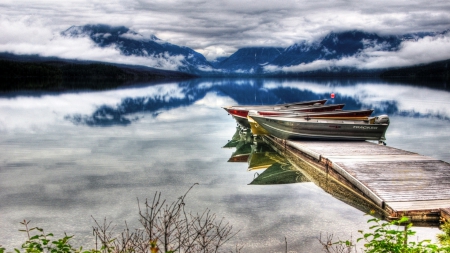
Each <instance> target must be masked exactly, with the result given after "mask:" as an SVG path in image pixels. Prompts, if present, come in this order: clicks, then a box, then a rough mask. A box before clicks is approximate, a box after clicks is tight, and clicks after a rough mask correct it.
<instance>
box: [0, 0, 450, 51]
mask: <svg viewBox="0 0 450 253" xmlns="http://www.w3.org/2000/svg"><path fill="white" fill-rule="evenodd" d="M449 8H450V2H448V1H425V0H412V1H404V0H398V1H387V0H381V1H354V0H350V1H348V0H324V1H307V0H299V1H295V0H286V1H282V2H280V1H278V2H276V1H269V0H261V1H257V2H255V1H250V0H239V1H238V0H227V1H224V0H216V1H204V0H171V1H160V0H130V1H121V0H113V1H106V2H105V1H87V0H77V1H76V0H68V1H54V0H53V1H52V0H42V1H29V0H15V1H12V0H5V1H3V2H2V4H0V13H2V16H4V17H8V18H13V19H18V18H19V19H20V18H23V17H31V18H32V19H35V20H39V21H40V22H42V24H43V26H44V27H48V28H49V29H50V31H52V32H56V31H58V32H59V31H62V30H64V29H67V28H68V27H70V26H72V25H85V24H97V23H104V24H110V25H124V26H127V27H129V28H131V29H132V30H134V31H137V32H138V33H140V34H143V35H151V34H154V35H156V36H157V37H158V38H160V39H162V40H164V41H168V42H170V43H172V44H176V45H182V46H187V47H190V48H193V49H194V50H196V51H199V52H201V53H202V54H204V55H205V56H207V57H208V59H213V57H217V56H229V55H230V54H232V53H234V52H235V51H236V50H237V49H239V48H243V47H248V46H276V47H287V46H289V45H292V44H294V43H295V42H298V41H301V40H313V39H317V38H319V37H321V36H323V35H325V34H327V33H329V32H330V31H343V30H351V29H359V30H365V31H369V32H377V33H382V34H402V33H409V32H421V31H443V30H446V29H449V28H450V13H449V12H448V10H449Z"/></svg>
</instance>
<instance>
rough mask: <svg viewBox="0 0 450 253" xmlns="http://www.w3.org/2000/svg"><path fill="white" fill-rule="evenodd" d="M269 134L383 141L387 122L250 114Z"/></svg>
mask: <svg viewBox="0 0 450 253" xmlns="http://www.w3.org/2000/svg"><path fill="white" fill-rule="evenodd" d="M251 118H252V119H253V120H254V121H256V122H257V123H258V125H259V126H261V127H262V128H264V129H265V130H266V131H267V132H268V133H269V134H270V135H273V136H275V137H277V138H280V139H285V140H287V139H290V140H295V139H326V140H377V141H384V140H385V139H386V137H385V133H386V130H387V128H388V126H389V124H367V123H362V122H361V123H355V122H352V121H350V120H342V121H338V120H320V119H312V120H309V121H296V120H295V119H294V120H281V119H277V118H275V117H271V118H265V117H260V116H251Z"/></svg>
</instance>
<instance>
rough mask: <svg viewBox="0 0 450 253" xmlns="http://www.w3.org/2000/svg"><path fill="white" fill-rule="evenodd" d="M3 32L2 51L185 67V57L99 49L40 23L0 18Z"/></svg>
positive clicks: (168, 67) (171, 68) (162, 66)
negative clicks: (138, 54)
mask: <svg viewBox="0 0 450 253" xmlns="http://www.w3.org/2000/svg"><path fill="white" fill-rule="evenodd" d="M0 30H1V31H2V36H1V37H0V52H9V53H14V54H38V55H41V56H44V57H48V56H56V57H60V58H65V59H78V60H92V61H102V62H113V63H122V64H131V65H144V66H148V67H156V68H160V69H167V70H178V68H179V67H180V66H183V62H182V61H183V60H184V56H182V55H175V56H171V55H169V54H168V53H165V54H157V55H149V56H146V57H139V56H125V55H122V54H121V53H120V50H118V49H117V48H115V47H112V46H111V47H98V46H97V45H96V44H95V43H94V42H93V41H92V40H91V39H90V38H88V37H83V36H82V37H64V36H61V35H60V33H54V32H52V31H51V30H49V29H48V28H46V27H44V25H43V24H42V23H40V22H39V21H37V22H36V21H33V20H30V19H27V18H25V19H21V20H18V21H11V20H8V19H0ZM125 36H130V34H128V33H127V34H126V35H125ZM136 36H137V35H136ZM139 38H144V37H142V36H140V37H139Z"/></svg>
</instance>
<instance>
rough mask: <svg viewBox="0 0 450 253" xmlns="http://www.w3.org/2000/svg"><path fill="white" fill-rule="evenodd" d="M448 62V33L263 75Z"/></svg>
mask: <svg viewBox="0 0 450 253" xmlns="http://www.w3.org/2000/svg"><path fill="white" fill-rule="evenodd" d="M448 59H450V33H449V32H447V33H445V34H444V35H439V36H435V37H430V36H427V37H424V38H421V39H418V40H411V41H403V42H402V43H401V45H400V47H399V50H397V51H383V50H380V45H374V46H373V47H369V48H366V49H365V50H363V51H361V52H360V53H358V54H357V55H355V56H351V57H344V58H341V59H333V60H316V61H313V62H311V63H302V64H299V65H295V66H289V67H280V66H275V65H267V66H265V67H264V70H265V71H266V72H308V71H314V70H333V69H339V68H343V67H348V68H356V69H380V68H391V67H405V66H412V65H417V64H425V63H431V62H435V61H441V60H448Z"/></svg>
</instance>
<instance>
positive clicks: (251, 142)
mask: <svg viewBox="0 0 450 253" xmlns="http://www.w3.org/2000/svg"><path fill="white" fill-rule="evenodd" d="M223 148H235V149H236V150H235V151H234V152H233V153H232V154H231V157H230V159H228V162H243V163H247V164H248V171H256V170H257V172H255V174H254V175H255V177H254V179H253V181H252V182H251V183H250V184H253V185H269V184H292V183H301V182H309V180H308V179H307V178H306V177H305V176H304V175H303V174H302V173H301V172H300V171H298V170H296V169H295V168H294V167H293V166H292V165H291V164H290V163H289V161H288V160H287V159H286V158H285V157H283V156H282V155H280V154H278V153H277V152H276V151H275V150H274V149H273V148H272V147H271V146H270V145H268V144H267V143H265V142H264V141H263V140H262V139H261V138H259V137H256V136H253V135H252V133H251V132H250V130H249V129H248V128H241V127H239V126H238V127H236V131H235V133H234V135H233V137H232V138H231V140H229V141H228V143H227V144H226V145H225V146H223ZM261 170H263V171H262V172H261Z"/></svg>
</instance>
